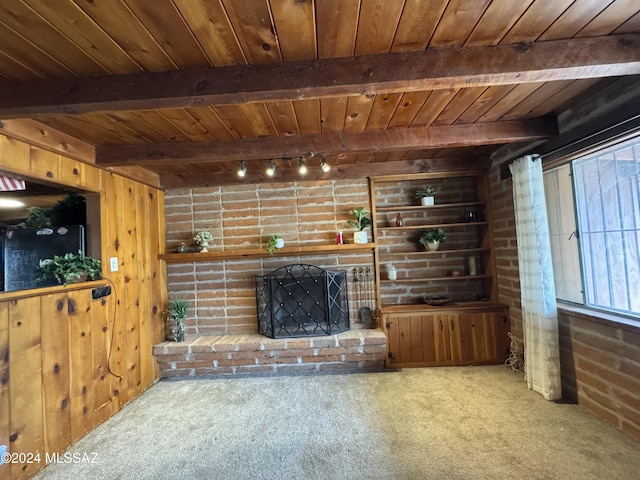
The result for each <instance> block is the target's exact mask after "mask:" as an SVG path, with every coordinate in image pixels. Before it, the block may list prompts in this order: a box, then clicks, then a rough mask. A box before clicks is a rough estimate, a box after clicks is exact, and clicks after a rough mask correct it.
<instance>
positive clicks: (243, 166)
mask: <svg viewBox="0 0 640 480" xmlns="http://www.w3.org/2000/svg"><path fill="white" fill-rule="evenodd" d="M246 175H247V162H245V161H244V160H242V161H241V162H240V168H239V169H238V176H239V177H240V178H243V177H245V176H246Z"/></svg>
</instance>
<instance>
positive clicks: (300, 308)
mask: <svg viewBox="0 0 640 480" xmlns="http://www.w3.org/2000/svg"><path fill="white" fill-rule="evenodd" d="M255 280H256V304H257V309H258V332H259V333H261V334H262V335H266V336H267V337H271V338H286V337H312V336H318V335H333V334H335V333H339V332H344V331H345V330H349V296H348V292H347V274H346V272H345V271H337V272H332V271H329V270H325V269H322V268H319V267H315V266H313V265H304V264H294V265H287V266H285V267H282V268H279V269H277V270H274V271H273V272H271V273H270V274H269V275H264V276H259V275H256V276H255Z"/></svg>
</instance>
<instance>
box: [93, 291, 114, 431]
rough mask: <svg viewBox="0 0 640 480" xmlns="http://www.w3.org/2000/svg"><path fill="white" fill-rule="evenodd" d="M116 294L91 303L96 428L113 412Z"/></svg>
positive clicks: (112, 293)
mask: <svg viewBox="0 0 640 480" xmlns="http://www.w3.org/2000/svg"><path fill="white" fill-rule="evenodd" d="M114 295H115V292H114V291H113V290H112V292H111V295H110V296H108V297H103V298H100V299H98V300H94V301H93V302H92V303H91V345H92V347H91V349H92V352H93V355H92V358H93V362H92V367H93V412H94V418H93V423H94V426H98V425H99V424H101V423H102V422H103V421H105V420H106V419H107V418H109V417H110V416H111V414H112V412H113V409H112V405H111V381H110V377H111V373H109V351H110V349H111V327H112V325H113V308H114V307H113V302H112V299H113V297H114Z"/></svg>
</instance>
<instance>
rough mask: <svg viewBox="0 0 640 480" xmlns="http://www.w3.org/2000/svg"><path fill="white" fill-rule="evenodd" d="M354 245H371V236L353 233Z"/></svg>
mask: <svg viewBox="0 0 640 480" xmlns="http://www.w3.org/2000/svg"><path fill="white" fill-rule="evenodd" d="M353 243H359V244H363V243H369V236H368V235H367V232H364V231H360V232H353Z"/></svg>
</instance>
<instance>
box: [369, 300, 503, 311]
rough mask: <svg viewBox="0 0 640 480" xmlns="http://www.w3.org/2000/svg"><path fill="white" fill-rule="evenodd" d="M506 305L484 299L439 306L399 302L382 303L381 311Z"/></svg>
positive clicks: (463, 309)
mask: <svg viewBox="0 0 640 480" xmlns="http://www.w3.org/2000/svg"><path fill="white" fill-rule="evenodd" d="M504 307H505V305H504V304H502V303H495V302H489V301H487V302H482V301H475V302H449V303H446V304H444V305H439V306H435V305H427V304H426V303H411V304H403V305H399V304H387V305H382V307H381V308H380V311H381V312H382V313H412V312H424V311H428V312H432V311H434V310H452V311H455V312H456V313H457V312H460V311H462V312H464V311H466V310H477V309H482V310H489V309H494V308H495V309H498V308H504Z"/></svg>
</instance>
